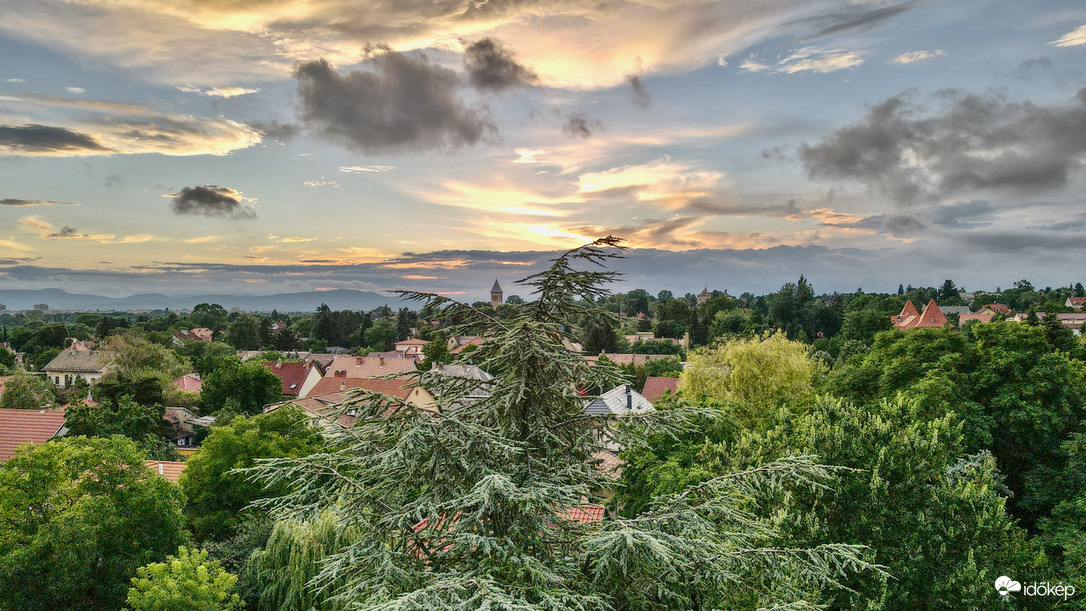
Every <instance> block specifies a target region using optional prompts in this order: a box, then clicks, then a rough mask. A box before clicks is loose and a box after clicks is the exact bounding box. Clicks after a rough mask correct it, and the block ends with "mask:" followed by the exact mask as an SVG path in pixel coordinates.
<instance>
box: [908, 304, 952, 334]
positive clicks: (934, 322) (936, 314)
mask: <svg viewBox="0 0 1086 611" xmlns="http://www.w3.org/2000/svg"><path fill="white" fill-rule="evenodd" d="M945 326H946V315H944V314H943V311H942V310H940V309H939V306H938V305H936V304H935V300H934V299H932V300H931V301H929V302H928V305H926V306H924V313H923V314H921V315H920V320H919V321H917V323H916V324H915V325H914V327H915V328H918V329H919V328H932V327H945Z"/></svg>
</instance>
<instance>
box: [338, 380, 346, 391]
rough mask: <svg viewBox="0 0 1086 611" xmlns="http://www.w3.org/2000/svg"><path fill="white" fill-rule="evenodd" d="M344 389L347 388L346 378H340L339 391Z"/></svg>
mask: <svg viewBox="0 0 1086 611" xmlns="http://www.w3.org/2000/svg"><path fill="white" fill-rule="evenodd" d="M345 390H347V380H340V382H339V392H343V391H345Z"/></svg>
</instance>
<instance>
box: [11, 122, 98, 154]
mask: <svg viewBox="0 0 1086 611" xmlns="http://www.w3.org/2000/svg"><path fill="white" fill-rule="evenodd" d="M111 152H113V151H112V150H111V149H109V148H108V147H106V146H104V145H103V144H102V143H101V142H98V140H97V139H95V138H94V137H93V136H90V135H88V134H83V133H79V132H76V131H73V130H70V129H67V128H64V127H55V126H50V125H37V124H30V125H0V154H8V155H60V156H68V155H75V156H78V155H101V154H109V153H111Z"/></svg>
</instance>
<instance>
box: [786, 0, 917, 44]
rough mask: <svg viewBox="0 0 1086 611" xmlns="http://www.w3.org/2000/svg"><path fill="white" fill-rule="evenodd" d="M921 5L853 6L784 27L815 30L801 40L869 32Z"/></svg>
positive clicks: (909, 1)
mask: <svg viewBox="0 0 1086 611" xmlns="http://www.w3.org/2000/svg"><path fill="white" fill-rule="evenodd" d="M921 4H925V2H924V1H923V0H906V1H905V2H891V3H889V4H886V3H884V5H883V6H879V7H878V8H868V5H866V4H853V5H851V6H848V7H846V8H842V9H841V10H838V11H835V12H832V13H827V14H824V15H817V16H814V17H808V18H806V19H800V20H796V21H791V22H788V23H785V24H784V27H786V28H788V27H798V28H802V29H804V30H808V31H809V30H812V29H813V30H816V31H815V32H814V33H813V34H810V35H807V36H804V37H803V38H802V40H813V39H815V38H821V37H823V36H831V35H833V34H840V33H841V32H846V31H849V30H860V31H864V30H870V29H872V28H875V27H877V26H879V25H881V24H882V23H883V22H885V21H888V20H890V19H893V18H894V17H897V16H898V15H900V14H902V13H904V12H906V11H910V10H912V9H914V8H916V7H918V6H920V5H921Z"/></svg>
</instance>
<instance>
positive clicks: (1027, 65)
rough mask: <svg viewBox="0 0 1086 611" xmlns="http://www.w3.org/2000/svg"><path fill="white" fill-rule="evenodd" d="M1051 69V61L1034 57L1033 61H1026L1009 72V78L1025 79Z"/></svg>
mask: <svg viewBox="0 0 1086 611" xmlns="http://www.w3.org/2000/svg"><path fill="white" fill-rule="evenodd" d="M1051 68H1052V60H1050V59H1048V58H1047V57H1036V58H1034V59H1027V60H1025V61H1023V62H1022V63H1020V64H1018V67H1017V68H1015V69H1014V70H1013V71H1012V72H1011V76H1013V77H1015V78H1020V79H1027V78H1030V77H1031V76H1033V75H1034V74H1036V73H1038V72H1043V71H1045V70H1049V69H1051Z"/></svg>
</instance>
